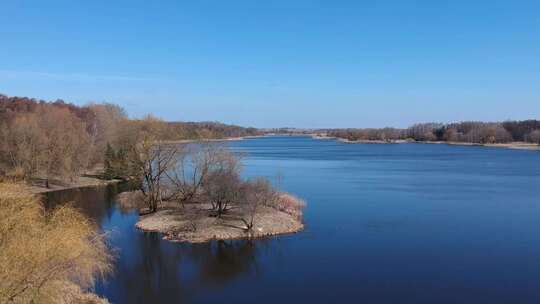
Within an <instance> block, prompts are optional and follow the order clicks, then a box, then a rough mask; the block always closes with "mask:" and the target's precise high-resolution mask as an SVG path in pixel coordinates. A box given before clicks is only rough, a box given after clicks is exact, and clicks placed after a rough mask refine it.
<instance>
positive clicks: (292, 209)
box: [273, 192, 306, 221]
mask: <svg viewBox="0 0 540 304" xmlns="http://www.w3.org/2000/svg"><path fill="white" fill-rule="evenodd" d="M273 202H274V205H273V207H274V208H276V209H277V210H279V211H283V212H285V213H288V214H290V215H292V216H294V217H295V218H296V219H297V220H298V221H302V218H303V211H302V210H303V209H304V207H305V206H306V202H305V201H304V200H302V199H300V198H298V197H296V196H294V195H292V194H289V193H285V192H281V193H279V194H278V195H277V198H276V199H275V200H274V201H273Z"/></svg>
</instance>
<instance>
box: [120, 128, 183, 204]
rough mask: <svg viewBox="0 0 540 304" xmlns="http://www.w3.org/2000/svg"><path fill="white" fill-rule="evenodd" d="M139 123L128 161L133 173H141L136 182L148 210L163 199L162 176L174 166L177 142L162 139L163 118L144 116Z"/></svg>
mask: <svg viewBox="0 0 540 304" xmlns="http://www.w3.org/2000/svg"><path fill="white" fill-rule="evenodd" d="M141 124H142V125H141V130H140V140H139V142H138V143H137V144H135V145H134V146H133V147H132V151H131V157H130V162H131V166H132V167H133V168H134V170H135V172H134V173H133V174H134V175H136V176H141V177H142V181H141V183H140V185H139V186H140V190H141V191H142V192H143V194H144V196H145V202H146V204H147V206H148V209H149V212H155V211H157V208H158V205H159V204H160V203H161V202H162V199H163V192H164V190H165V188H164V187H163V179H164V177H165V176H166V172H167V171H168V170H170V169H171V168H174V167H175V164H176V161H177V156H178V153H179V150H178V146H177V145H174V144H169V143H164V142H163V141H161V139H160V138H161V137H160V136H161V134H162V132H163V130H164V129H163V127H164V125H165V123H164V122H162V121H161V120H158V119H155V118H153V117H147V118H145V119H144V120H143V121H142V122H141Z"/></svg>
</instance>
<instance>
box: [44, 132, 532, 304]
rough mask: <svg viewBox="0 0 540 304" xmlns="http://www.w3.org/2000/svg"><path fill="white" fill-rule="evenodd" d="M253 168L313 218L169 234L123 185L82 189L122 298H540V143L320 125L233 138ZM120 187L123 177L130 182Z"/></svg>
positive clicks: (78, 195) (107, 286)
mask: <svg viewBox="0 0 540 304" xmlns="http://www.w3.org/2000/svg"><path fill="white" fill-rule="evenodd" d="M229 145H230V146H231V148H233V149H234V150H235V151H238V152H242V154H243V163H244V165H245V166H244V176H245V177H253V176H259V175H262V176H267V177H269V178H270V179H271V180H272V181H273V182H274V184H276V185H277V186H278V187H280V188H281V189H282V190H285V191H289V192H291V193H294V194H296V195H298V196H299V197H301V198H303V199H305V200H306V201H307V207H306V209H305V211H304V220H305V224H306V229H305V230H304V231H302V232H300V233H297V234H292V235H287V236H280V237H275V238H269V239H264V240H258V241H254V242H251V243H250V242H246V241H229V242H213V243H209V244H198V245H192V244H185V243H172V242H168V241H164V240H162V239H161V237H160V236H159V235H158V234H156V233H143V232H141V231H138V230H137V229H135V227H134V224H135V223H136V221H137V217H138V216H137V214H135V213H133V212H124V211H122V210H120V209H119V208H118V206H117V205H116V202H115V194H116V193H117V192H118V191H120V190H121V189H118V187H109V188H101V189H82V190H77V191H67V192H64V193H57V194H53V195H51V197H52V199H56V200H58V199H67V198H70V199H73V200H75V201H76V204H77V206H79V207H80V208H81V209H82V210H83V211H84V212H85V213H86V214H87V215H88V216H90V217H92V218H93V219H95V220H96V221H97V222H98V223H99V225H100V226H101V228H102V229H104V230H106V231H111V232H110V240H111V245H112V247H114V248H115V250H116V254H117V260H116V263H115V273H114V274H113V275H111V276H110V277H109V278H107V280H105V281H102V282H99V283H98V285H97V287H96V292H97V293H98V294H99V295H101V296H105V297H107V298H108V299H109V301H111V302H112V303H216V302H222V303H329V302H337V303H341V302H343V303H540V288H539V284H540V233H539V232H540V153H538V152H535V151H518V150H509V149H500V148H485V147H466V146H448V145H430V144H389V145H370V144H343V143H338V142H335V141H331V140H314V139H311V138H309V137H269V138H255V139H248V140H243V141H235V142H230V143H229ZM120 188H121V187H120Z"/></svg>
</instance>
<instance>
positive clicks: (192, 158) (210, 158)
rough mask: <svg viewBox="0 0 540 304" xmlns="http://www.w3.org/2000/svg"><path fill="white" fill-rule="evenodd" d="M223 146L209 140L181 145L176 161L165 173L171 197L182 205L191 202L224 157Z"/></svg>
mask: <svg viewBox="0 0 540 304" xmlns="http://www.w3.org/2000/svg"><path fill="white" fill-rule="evenodd" d="M224 151H225V147H224V146H223V145H221V144H217V143H211V142H199V143H196V144H189V145H186V146H184V147H183V149H182V153H179V154H178V162H177V164H176V166H175V167H174V168H172V170H170V171H169V172H168V173H167V177H168V179H169V181H170V184H171V196H170V197H171V198H172V199H174V200H176V201H178V202H179V203H181V204H182V205H183V204H185V203H186V202H191V201H193V200H194V199H195V197H196V195H197V194H198V193H200V191H201V188H202V185H203V183H204V181H205V179H206V178H207V176H208V173H209V172H210V171H211V170H215V169H216V168H217V167H218V166H219V163H220V161H221V160H222V159H223V158H224V154H225V153H226V152H224Z"/></svg>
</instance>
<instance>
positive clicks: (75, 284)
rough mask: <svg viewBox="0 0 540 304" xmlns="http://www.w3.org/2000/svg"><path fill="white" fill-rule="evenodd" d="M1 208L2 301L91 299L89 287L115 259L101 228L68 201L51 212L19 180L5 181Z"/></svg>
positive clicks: (38, 301)
mask: <svg viewBox="0 0 540 304" xmlns="http://www.w3.org/2000/svg"><path fill="white" fill-rule="evenodd" d="M0 210H2V216H1V217H0V253H1V254H0V303H5V302H9V303H11V302H14V303H77V302H84V301H86V302H87V303H88V302H89V303H92V301H90V300H89V299H91V298H92V296H90V295H88V294H86V293H85V290H88V289H91V288H92V287H93V286H94V283H95V280H96V278H97V277H98V276H103V275H105V274H106V273H107V272H109V271H110V269H111V260H112V257H111V255H110V253H109V251H108V248H107V246H106V243H105V239H104V236H103V235H102V234H100V233H98V232H97V229H96V227H95V226H94V225H93V224H92V223H91V222H90V221H89V220H88V219H87V218H86V217H85V216H84V215H82V214H81V213H80V212H79V211H78V210H76V209H75V208H73V207H71V206H69V205H63V206H60V207H57V208H55V209H54V210H52V211H46V210H45V209H44V208H43V207H42V204H41V202H40V201H39V199H38V197H37V196H35V195H32V194H29V193H26V192H25V189H24V188H23V187H22V186H19V185H15V184H7V183H2V184H0ZM94 300H96V299H94ZM96 301H97V300H96ZM96 301H93V302H94V303H96Z"/></svg>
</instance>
